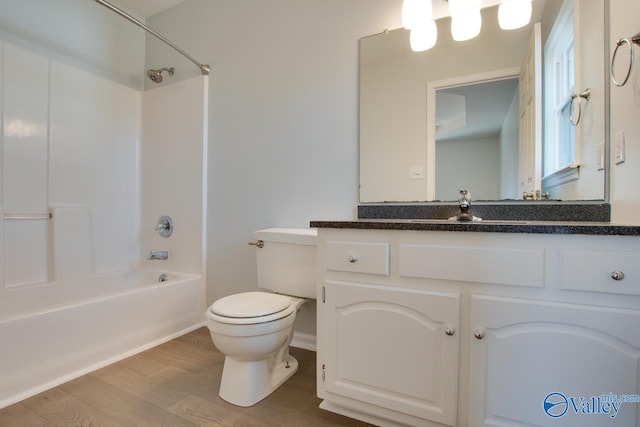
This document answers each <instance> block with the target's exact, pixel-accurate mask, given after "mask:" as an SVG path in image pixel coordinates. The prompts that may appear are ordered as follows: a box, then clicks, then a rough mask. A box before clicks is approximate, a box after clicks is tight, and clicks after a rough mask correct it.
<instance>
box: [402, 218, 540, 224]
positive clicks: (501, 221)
mask: <svg viewBox="0 0 640 427" xmlns="http://www.w3.org/2000/svg"><path fill="white" fill-rule="evenodd" d="M409 222H414V223H421V224H504V225H526V224H531V221H525V220H508V219H483V220H482V221H456V220H451V219H411V220H409Z"/></svg>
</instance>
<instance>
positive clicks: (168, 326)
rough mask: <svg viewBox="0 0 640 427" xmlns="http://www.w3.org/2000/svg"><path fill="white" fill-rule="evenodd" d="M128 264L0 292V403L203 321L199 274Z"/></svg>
mask: <svg viewBox="0 0 640 427" xmlns="http://www.w3.org/2000/svg"><path fill="white" fill-rule="evenodd" d="M161 273H162V272H161V271H142V270H141V271H132V272H124V273H118V274H110V275H103V276H100V277H96V278H94V279H92V280H91V281H90V283H83V284H82V286H79V285H80V284H79V283H75V284H73V283H72V284H67V285H65V286H62V285H60V284H55V283H52V284H46V285H43V286H37V287H30V288H19V289H9V290H5V291H4V292H2V293H1V294H0V408H2V407H5V406H8V405H10V404H12V403H15V402H18V401H20V400H22V399H25V398H27V397H29V396H32V395H34V394H37V393H39V392H41V391H43V390H46V389H48V388H51V387H54V386H56V385H59V384H61V383H63V382H66V381H69V380H71V379H73V378H76V377H78V376H80V375H83V374H85V373H87V372H91V371H93V370H95V369H99V368H101V367H103V366H106V365H108V364H110V363H113V362H115V361H117V360H120V359H123V358H125V357H128V356H131V355H133V354H135V353H138V352H140V351H143V350H146V349H148V348H150V347H153V346H155V345H158V344H160V343H162V342H165V341H168V340H170V339H173V338H175V337H177V336H180V335H182V334H184V333H186V332H189V331H191V330H193V329H195V328H198V327H200V326H202V325H203V323H204V312H205V307H204V304H205V302H204V284H203V282H202V278H201V276H197V275H190V274H184V273H175V272H166V274H167V275H168V278H169V280H168V281H166V282H159V280H158V279H159V276H160V274H161Z"/></svg>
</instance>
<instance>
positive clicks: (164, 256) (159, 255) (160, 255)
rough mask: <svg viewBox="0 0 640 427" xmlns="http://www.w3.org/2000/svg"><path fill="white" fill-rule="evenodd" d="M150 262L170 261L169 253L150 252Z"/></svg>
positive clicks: (148, 257)
mask: <svg viewBox="0 0 640 427" xmlns="http://www.w3.org/2000/svg"><path fill="white" fill-rule="evenodd" d="M147 259H148V260H156V259H157V260H165V259H169V251H158V252H149V255H148V256H147Z"/></svg>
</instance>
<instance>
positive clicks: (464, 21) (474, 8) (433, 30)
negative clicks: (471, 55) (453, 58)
mask: <svg viewBox="0 0 640 427" xmlns="http://www.w3.org/2000/svg"><path fill="white" fill-rule="evenodd" d="M446 1H447V2H448V3H449V14H450V15H451V36H452V37H453V39H454V40H455V41H465V40H470V39H472V38H474V37H476V36H477V35H478V34H480V29H481V28H482V15H481V14H480V9H481V8H482V0H446ZM531 2H532V0H502V3H500V6H499V8H498V22H499V24H500V28H502V29H503V30H515V29H517V28H521V27H524V26H525V25H527V24H528V23H529V21H530V20H531V11H532V6H531ZM402 25H403V27H404V28H406V29H407V30H410V31H411V33H410V35H409V42H410V44H411V50H413V51H414V52H422V51H425V50H427V49H431V48H432V47H433V46H435V44H436V41H437V40H438V27H437V26H436V22H435V21H434V19H433V3H432V0H404V1H403V2H402Z"/></svg>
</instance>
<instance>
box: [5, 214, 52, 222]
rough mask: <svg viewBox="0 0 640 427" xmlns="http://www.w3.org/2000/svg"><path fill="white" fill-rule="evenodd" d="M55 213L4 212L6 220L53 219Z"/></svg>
mask: <svg viewBox="0 0 640 427" xmlns="http://www.w3.org/2000/svg"><path fill="white" fill-rule="evenodd" d="M51 218H53V215H52V214H51V212H48V213H43V214H4V220H5V221H12V220H31V219H51Z"/></svg>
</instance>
